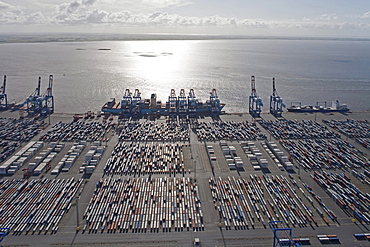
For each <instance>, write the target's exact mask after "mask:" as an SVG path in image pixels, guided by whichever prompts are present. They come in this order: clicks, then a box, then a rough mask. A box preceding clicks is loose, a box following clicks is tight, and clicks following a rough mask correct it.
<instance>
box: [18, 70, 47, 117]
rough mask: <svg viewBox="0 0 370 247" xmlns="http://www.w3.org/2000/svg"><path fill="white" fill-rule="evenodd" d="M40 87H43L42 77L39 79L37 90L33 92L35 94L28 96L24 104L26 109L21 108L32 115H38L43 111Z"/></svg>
mask: <svg viewBox="0 0 370 247" xmlns="http://www.w3.org/2000/svg"><path fill="white" fill-rule="evenodd" d="M40 87H41V77H39V80H38V83H37V88H36V89H35V91H33V93H31V94H30V96H28V97H27V98H26V101H25V102H24V104H25V105H26V108H21V109H24V110H26V111H27V112H28V114H30V115H33V114H36V113H38V112H40V111H41V108H42V107H41V106H42V97H41V95H40Z"/></svg>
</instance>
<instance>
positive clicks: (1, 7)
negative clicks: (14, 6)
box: [0, 1, 11, 11]
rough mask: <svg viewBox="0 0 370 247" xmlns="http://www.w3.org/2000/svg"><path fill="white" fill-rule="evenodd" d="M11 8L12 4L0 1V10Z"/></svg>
mask: <svg viewBox="0 0 370 247" xmlns="http://www.w3.org/2000/svg"><path fill="white" fill-rule="evenodd" d="M10 8H11V5H9V4H7V3H4V2H1V1H0V11H1V10H6V9H10Z"/></svg>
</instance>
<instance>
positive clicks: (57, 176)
mask: <svg viewBox="0 0 370 247" xmlns="http://www.w3.org/2000/svg"><path fill="white" fill-rule="evenodd" d="M9 114H10V113H9ZM260 117H261V119H262V121H254V120H253V118H251V117H250V116H248V115H245V116H240V115H221V116H220V118H219V119H218V120H213V119H212V118H203V119H202V118H199V119H195V120H194V119H193V120H191V121H190V120H186V119H181V118H179V119H177V120H175V119H172V120H170V119H168V118H164V117H162V118H160V119H157V120H154V121H149V120H145V119H143V120H130V119H128V120H125V119H118V118H117V117H113V119H112V120H110V121H105V123H104V122H103V121H104V118H100V119H96V118H91V117H90V118H80V119H77V120H74V117H73V115H70V116H65V115H58V114H55V113H54V114H53V115H52V116H51V124H50V125H49V126H47V125H42V126H41V127H40V128H38V129H37V133H35V136H33V137H32V141H31V142H29V141H28V142H22V143H20V145H21V147H19V148H17V149H16V152H14V153H13V155H16V154H17V153H18V152H20V151H21V150H23V149H24V151H25V153H27V151H26V149H27V150H28V149H30V148H36V147H32V146H33V145H35V144H38V145H39V147H38V148H36V149H35V150H33V151H32V153H30V154H29V159H28V160H27V161H26V162H24V163H23V165H20V166H19V169H18V170H16V171H14V172H13V171H11V172H10V173H14V174H10V173H9V174H8V173H6V174H3V175H2V176H3V180H2V181H3V182H2V183H9V182H6V181H18V183H20V184H22V183H25V184H31V183H32V185H33V187H34V188H35V189H34V190H35V192H33V191H32V192H33V193H36V191H40V192H39V193H43V194H45V197H46V194H47V195H48V196H52V195H53V192H52V191H53V190H52V189H51V188H50V189H49V188H48V187H47V186H44V187H45V189H44V190H41V188H40V189H37V188H38V186H41V185H38V184H42V182H41V181H44V183H46V184H48V183H51V184H54V183H55V184H56V185H55V186H57V184H58V183H59V182H60V181H70V179H73V182H74V183H77V184H79V185H76V186H75V187H78V189H73V190H72V189H71V190H72V191H71V192H70V190H68V188H69V187H68V186H65V192H66V193H70V194H68V196H66V198H65V199H66V202H65V203H64V204H63V205H65V206H66V207H67V208H64V211H63V214H60V215H53V214H51V216H48V217H49V218H47V220H45V221H40V222H41V223H38V221H36V220H35V221H32V220H33V217H34V214H35V212H39V211H40V209H38V208H37V207H41V206H40V205H41V203H40V204H37V203H36V204H35V202H34V203H33V204H35V206H34V207H35V208H36V209H32V210H34V211H35V212H34V214H32V212H33V211H32V210H31V212H28V211H27V212H23V213H24V215H23V216H24V217H23V221H24V222H22V223H20V222H18V221H14V223H10V222H11V221H9V223H7V224H1V225H0V227H5V228H6V227H9V228H10V233H9V234H8V236H6V237H5V238H4V240H3V243H5V244H6V243H9V242H8V241H11V243H15V244H17V243H18V244H22V243H26V242H29V241H30V240H27V239H29V238H32V236H33V235H37V236H38V237H42V239H44V241H45V242H46V243H47V242H49V243H60V244H62V245H63V243H66V239H68V237H67V236H72V235H71V234H72V233H73V235H74V234H75V233H76V232H77V235H76V239H75V240H74V241H75V242H74V243H80V244H83V243H85V244H86V245H91V243H93V242H94V241H95V242H99V243H101V244H100V245H101V246H103V245H106V244H108V243H116V244H118V245H119V244H129V243H139V244H142V245H144V246H151V244H150V243H149V242H148V243H147V242H143V241H142V240H139V239H138V237H137V236H143V237H144V236H146V235H148V236H150V238H151V240H153V241H154V242H152V243H156V244H159V245H161V244H162V245H163V244H166V243H169V244H170V245H173V244H175V243H176V245H180V246H186V243H191V242H193V240H194V234H196V236H198V237H200V239H202V241H201V242H202V244H203V245H205V246H208V245H209V244H211V245H215V244H220V243H222V242H223V240H222V239H225V242H226V243H228V244H232V243H233V244H237V245H243V243H244V244H245V243H246V242H252V243H253V242H256V239H253V238H250V237H248V236H245V237H240V231H243V232H250V231H251V232H252V231H253V235H255V234H257V236H261V237H263V236H264V238H263V239H262V240H260V241H261V242H260V244H262V246H271V245H272V243H273V233H272V232H271V229H269V223H270V222H271V221H279V220H280V221H282V222H283V223H284V226H285V227H286V228H288V229H292V237H291V240H292V241H293V239H295V240H302V243H304V242H306V241H307V239H309V242H310V243H311V245H320V244H321V243H325V242H322V240H320V239H319V238H317V235H322V234H323V233H324V234H325V232H328V233H327V235H329V234H331V233H333V232H332V230H330V229H331V228H330V226H338V227H336V229H335V234H337V236H338V238H339V239H340V242H336V244H341V245H346V244H348V243H352V242H353V241H355V240H356V238H354V237H353V236H354V235H352V236H351V234H358V227H357V226H356V225H355V224H354V223H352V219H355V221H356V222H358V224H359V225H360V226H362V225H363V226H364V227H365V226H366V225H367V222H366V221H365V220H364V218H360V216H358V215H356V216H355V215H354V214H353V212H352V213H351V214H348V212H349V210H350V209H346V210H343V209H342V208H341V207H339V205H338V204H337V203H336V201H335V200H334V199H331V198H329V196H328V194H327V192H326V191H325V190H326V187H324V188H322V186H321V185H319V184H318V183H316V182H315V180H314V179H313V178H311V175H313V174H315V173H314V170H318V171H319V172H320V173H319V174H322V172H324V171H325V170H328V169H330V170H328V172H329V171H330V172H331V171H333V170H334V169H340V171H342V173H343V172H345V171H347V170H348V171H349V173H350V175H348V176H350V177H351V179H352V180H351V182H352V183H354V184H355V185H356V188H357V189H358V190H359V191H362V190H364V188H366V187H364V186H368V185H366V184H367V182H366V181H368V171H367V168H366V167H367V164H368V163H367V155H368V153H366V152H367V151H366V149H365V148H363V146H361V145H360V144H359V143H357V142H356V141H355V138H356V135H351V136H350V137H349V140H347V141H344V140H343V139H342V138H341V135H343V134H342V133H340V132H339V131H338V130H337V129H335V128H332V127H330V126H329V125H322V124H319V123H318V122H316V121H312V120H309V119H307V117H304V118H306V120H304V119H298V120H294V119H295V118H297V117H300V116H299V115H296V114H294V115H291V117H292V118H293V120H289V119H287V121H279V122H276V123H275V121H277V120H273V119H272V118H271V117H272V115H265V114H261V116H260ZM331 117H332V118H333V119H336V118H339V119H340V117H341V116H339V115H338V116H336V115H334V116H331ZM334 117H335V118H334ZM354 117H356V118H357V119H363V118H362V116H361V117H360V116H356V115H354ZM321 118H322V119H329V118H328V116H326V115H323V116H321ZM346 118H348V117H347V116H346ZM263 119H265V120H263ZM322 119H319V120H320V121H322ZM3 120H5V119H3ZM302 120H303V121H302ZM14 123H15V124H16V123H17V122H15V121H14ZM265 123H268V124H265ZM264 126H267V127H266V129H265V128H264ZM272 126H276V127H272ZM45 127H46V128H45ZM282 130H285V132H284V131H282ZM287 130H289V131H287ZM294 132H297V133H294ZM176 133H178V134H177V135H176ZM130 134H131V135H130ZM344 136H345V135H344ZM275 137H276V138H275ZM351 138H352V139H351ZM269 139H270V140H269ZM349 141H350V142H349ZM300 143H301V144H300ZM310 143H314V145H312V146H310V145H311V144H310ZM27 145H30V146H27ZM303 147H304V148H305V149H307V150H306V151H305V152H304V153H302V155H303V156H302V157H304V158H306V159H308V160H310V161H311V162H312V164H320V163H319V161H320V162H322V163H323V164H326V165H327V166H328V161H327V160H325V159H323V157H325V158H327V157H330V160H333V157H337V159H338V160H340V159H341V158H343V157H347V159H346V160H345V162H344V163H345V164H346V165H344V166H343V167H338V166H334V165H333V167H330V166H329V167H327V168H325V166H321V167H314V168H310V167H307V168H306V169H303V168H304V164H305V159H303V158H302V159H300V158H299V154H300V153H299V152H292V150H296V151H297V150H298V151H302V150H304V149H303ZM314 147H315V148H318V147H322V149H323V150H325V151H326V152H331V155H332V156H327V155H328V154H329V153H328V154H326V155H324V156H320V155H317V154H318V153H320V152H323V151H322V150H321V151H320V150H317V151H315V149H314ZM339 147H340V149H339ZM291 148H293V149H292V150H291ZM361 148H362V149H361ZM360 149H361V150H362V151H361V152H362V153H361V152H359V150H360ZM28 152H29V151H28ZM302 152H303V151H302ZM291 153H294V155H290V154H291ZM310 153H312V154H311V155H312V157H311V156H307V154H310ZM49 155H53V156H54V158H52V157H50V156H49ZM335 155H336V156H335ZM346 155H347V156H346ZM70 156H72V157H70ZM8 159H9V158H8ZM315 159H318V160H317V161H316V160H315ZM327 159H329V158H327ZM350 161H351V162H352V163H350ZM15 162H16V161H15ZM49 162H50V163H49ZM63 162H64V165H62V163H63ZM338 162H339V161H338ZM361 162H362V163H361ZM46 163H49V164H50V168H49V169H46V168H42V167H39V166H40V165H42V164H46ZM66 163H67V164H66ZM3 164H5V162H2V163H1V165H3ZM37 164H38V165H37ZM11 166H14V165H13V164H12V165H11ZM257 166H258V167H259V168H257ZM299 166H300V167H301V168H302V169H301V170H299V169H298V168H299ZM24 168H28V170H27V172H30V171H32V170H33V173H30V174H29V175H30V176H29V178H28V179H25V180H24V179H22V177H23V176H24V173H25V171H22V170H23V169H24ZM38 168H41V169H38ZM234 168H235V169H234ZM9 169H10V167H9ZM9 169H8V170H9ZM63 169H64V170H63ZM67 169H68V171H67ZM55 170H58V171H59V172H55ZM352 170H353V171H352ZM79 171H80V172H79ZM346 174H347V173H346ZM331 176H332V175H331ZM333 176H334V175H333ZM42 177H43V178H42ZM81 178H87V179H86V180H81ZM336 179H337V180H338V178H336ZM22 181H23V182H22ZM58 181H59V182H58ZM71 181H72V180H71ZM60 183H61V182H60ZM331 183H333V184H334V182H333V181H331ZM359 184H360V185H361V186H362V187H361V186H360V187H358V185H359ZM36 185H37V186H36ZM14 186H15V185H14ZM16 187H17V188H18V187H19V186H18V185H17V186H16ZM26 188H29V186H28V187H27V186H25V187H24V189H23V190H24V193H26V190H25V189H26ZM73 188H74V187H73ZM350 188H352V187H351V186H350ZM334 189H338V188H337V187H333V191H334ZM55 190H56V189H55ZM41 191H43V192H41ZM364 191H367V190H366V189H365V190H364ZM30 193H31V192H30ZM332 193H333V192H332ZM337 193H340V195H341V196H343V195H342V194H344V193H343V192H341V191H340V190H338V191H337ZM352 193H354V192H352ZM49 194H50V195H49ZM2 195H5V194H4V193H2ZM77 195H78V196H77ZM19 196H20V195H19ZM32 196H33V198H37V199H35V200H36V202H37V200H38V198H40V196H38V197H36V195H35V194H32ZM32 196H28V194H27V196H25V197H30V198H32ZM362 196H363V198H362V197H361V198H362V199H361V200H364V198H367V197H366V192H364V193H363V194H362ZM14 200H17V197H15V199H14ZM21 200H22V199H19V202H21ZM24 200H26V199H24ZM55 200H56V199H55ZM352 200H355V199H352ZM356 200H357V201H358V200H359V198H357V199H356ZM77 201H78V202H77ZM25 203H26V201H24V202H23V204H22V205H23V206H24V207H26V206H25V205H26V204H25ZM77 204H78V206H77ZM9 205H12V204H9V203H8V204H7V203H1V208H2V209H3V210H2V211H1V212H2V218H4V219H5V218H6V217H5V216H8V215H9V214H10V212H12V211H13V210H12V209H11V210H8V209H7V208H5V207H9ZM18 205H19V206H21V205H20V203H18V204H17V206H18ZM50 205H51V206H52V205H55V203H54V204H50ZM63 205H61V206H63ZM349 205H350V204H348V208H350V207H349ZM368 205H369V204H368V203H367V202H362V207H363V208H364V207H365V206H368ZM363 208H362V209H363ZM67 209H68V210H67ZM50 210H51V209H50ZM56 210H58V209H56ZM355 211H356V209H355ZM39 214H40V215H42V214H41V211H40V212H39ZM3 216H4V217H3ZM40 217H41V216H40ZM43 217H44V218H43V219H45V217H46V216H43ZM53 217H54V218H53ZM57 217H59V218H57ZM356 217H357V218H356ZM362 217H367V214H364V216H362ZM18 218H20V219H22V217H18ZM77 218H78V219H77ZM57 219H58V220H57ZM365 219H366V218H365ZM14 220H15V219H14ZM28 220H29V222H27V221H28ZM360 220H361V221H360ZM76 221H77V222H76ZM31 222H32V223H31ZM49 225H50V226H49ZM76 229H79V230H78V231H76ZM220 229H221V231H222V233H223V236H224V238H222V235H220ZM304 229H305V230H304ZM364 229H365V228H364ZM27 230H28V231H27ZM329 230H330V231H329ZM180 233H181V235H179V234H180ZM39 234H40V235H39ZM122 234H124V236H125V240H122V239H120V238H121V237H120V236H122ZM153 234H154V235H153ZM163 234H165V236H166V239H163ZM50 235H53V239H50V237H48V236H50ZM94 236H96V237H94ZM98 236H99V237H98ZM139 238H141V237H139ZM69 239H70V240H71V241H72V238H69ZM211 239H213V240H211ZM286 239H287V238H286V237H280V242H281V243H283V242H284V241H287V240H286ZM205 240H206V241H205ZM25 241H26V242H25ZM50 241H51V242H50ZM207 241H208V244H207ZM324 241H326V240H324ZM362 241H366V240H362ZM31 242H32V241H31ZM69 244H70V243H69ZM48 245H49V244H45V246H48ZM35 246H36V245H35Z"/></svg>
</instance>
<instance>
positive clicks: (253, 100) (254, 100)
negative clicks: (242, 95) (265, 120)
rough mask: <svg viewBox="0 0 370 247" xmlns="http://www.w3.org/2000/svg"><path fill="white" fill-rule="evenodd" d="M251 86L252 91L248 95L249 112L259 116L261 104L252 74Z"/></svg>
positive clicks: (253, 115)
mask: <svg viewBox="0 0 370 247" xmlns="http://www.w3.org/2000/svg"><path fill="white" fill-rule="evenodd" d="M251 87H252V92H251V95H250V96H249V114H251V115H252V117H260V114H261V111H262V106H263V104H262V99H261V98H260V97H259V96H258V95H257V90H256V79H255V77H254V75H252V77H251Z"/></svg>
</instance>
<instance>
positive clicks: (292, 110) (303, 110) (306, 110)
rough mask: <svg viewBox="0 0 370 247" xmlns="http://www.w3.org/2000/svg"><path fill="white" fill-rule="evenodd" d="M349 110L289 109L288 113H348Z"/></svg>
mask: <svg viewBox="0 0 370 247" xmlns="http://www.w3.org/2000/svg"><path fill="white" fill-rule="evenodd" d="M348 111H349V109H296V108H288V112H323V113H326V112H348Z"/></svg>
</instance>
